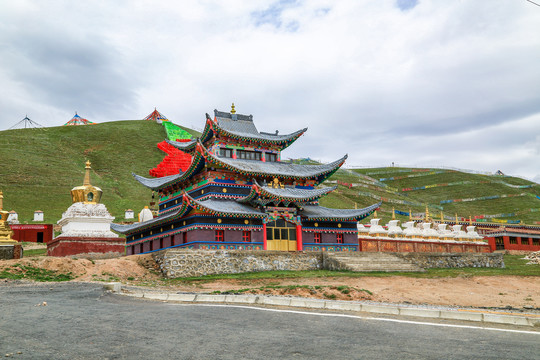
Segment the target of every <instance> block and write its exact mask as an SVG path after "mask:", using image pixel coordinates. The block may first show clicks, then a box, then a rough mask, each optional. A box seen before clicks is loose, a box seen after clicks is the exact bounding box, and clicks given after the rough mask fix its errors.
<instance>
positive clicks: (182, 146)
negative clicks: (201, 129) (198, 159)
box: [165, 138, 198, 152]
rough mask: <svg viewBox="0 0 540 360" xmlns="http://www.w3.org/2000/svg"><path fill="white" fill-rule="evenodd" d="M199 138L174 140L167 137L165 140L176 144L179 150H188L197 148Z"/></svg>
mask: <svg viewBox="0 0 540 360" xmlns="http://www.w3.org/2000/svg"><path fill="white" fill-rule="evenodd" d="M197 140H198V138H195V139H191V140H189V141H174V140H169V139H165V142H166V143H167V144H169V145H172V146H174V147H175V148H177V149H178V150H182V151H186V152H187V151H191V150H193V149H194V148H195V144H197Z"/></svg>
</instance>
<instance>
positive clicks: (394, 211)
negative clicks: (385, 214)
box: [392, 207, 396, 220]
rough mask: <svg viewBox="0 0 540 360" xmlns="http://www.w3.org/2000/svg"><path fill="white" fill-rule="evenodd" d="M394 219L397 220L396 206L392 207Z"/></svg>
mask: <svg viewBox="0 0 540 360" xmlns="http://www.w3.org/2000/svg"><path fill="white" fill-rule="evenodd" d="M392 220H396V208H394V207H393V208H392Z"/></svg>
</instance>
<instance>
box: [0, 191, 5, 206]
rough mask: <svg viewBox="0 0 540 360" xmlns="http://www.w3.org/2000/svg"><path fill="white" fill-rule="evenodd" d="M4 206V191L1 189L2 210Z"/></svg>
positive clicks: (0, 203) (0, 202)
mask: <svg viewBox="0 0 540 360" xmlns="http://www.w3.org/2000/svg"><path fill="white" fill-rule="evenodd" d="M3 208H4V193H2V191H1V190H0V210H2V209H3Z"/></svg>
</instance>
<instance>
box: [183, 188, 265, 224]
mask: <svg viewBox="0 0 540 360" xmlns="http://www.w3.org/2000/svg"><path fill="white" fill-rule="evenodd" d="M184 197H185V198H186V199H187V201H188V204H189V205H190V206H191V207H193V208H196V209H198V210H201V211H207V212H209V213H211V214H213V215H222V216H231V215H232V216H233V217H234V215H243V216H246V215H247V216H252V217H256V218H261V219H262V218H266V217H268V215H267V214H266V213H263V212H260V211H258V210H255V209H253V208H251V207H249V206H247V205H244V204H243V203H240V202H239V201H236V200H218V199H208V200H201V201H199V200H195V199H194V198H192V197H191V196H190V195H189V194H187V193H184ZM206 202H214V203H229V204H230V205H234V204H236V205H237V206H238V207H239V209H234V208H233V207H232V206H229V207H228V208H227V209H217V208H212V207H210V206H208V205H209V204H205V203H206ZM242 210H244V211H242Z"/></svg>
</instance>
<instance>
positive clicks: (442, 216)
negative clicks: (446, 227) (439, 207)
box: [441, 211, 444, 222]
mask: <svg viewBox="0 0 540 360" xmlns="http://www.w3.org/2000/svg"><path fill="white" fill-rule="evenodd" d="M443 221H444V215H443V213H442V211H441V222H443Z"/></svg>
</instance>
